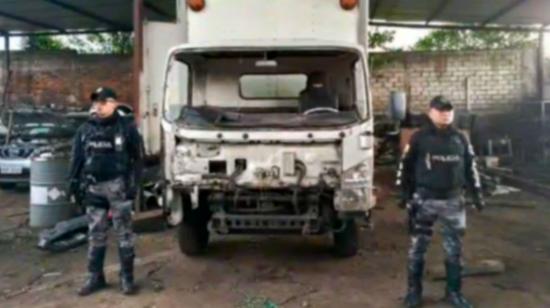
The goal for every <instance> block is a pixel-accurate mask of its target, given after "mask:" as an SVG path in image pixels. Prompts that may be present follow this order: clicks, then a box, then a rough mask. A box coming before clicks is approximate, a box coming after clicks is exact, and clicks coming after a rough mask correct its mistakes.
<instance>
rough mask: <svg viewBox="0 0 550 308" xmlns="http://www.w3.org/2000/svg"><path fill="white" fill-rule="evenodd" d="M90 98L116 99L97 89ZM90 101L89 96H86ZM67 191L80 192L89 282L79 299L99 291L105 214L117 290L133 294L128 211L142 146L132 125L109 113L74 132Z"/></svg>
mask: <svg viewBox="0 0 550 308" xmlns="http://www.w3.org/2000/svg"><path fill="white" fill-rule="evenodd" d="M94 93H95V94H96V96H95V99H100V100H101V99H102V98H107V97H112V98H116V94H115V93H114V91H112V90H111V89H108V88H100V89H98V90H97V91H96V92H94ZM92 98H94V95H93V94H92ZM72 158H73V160H72V166H71V186H72V189H71V190H72V191H73V192H74V193H75V194H76V193H77V192H76V191H77V190H78V187H82V188H83V189H82V190H83V192H82V193H81V195H82V203H83V205H84V206H85V207H86V214H87V216H88V220H89V225H88V238H89V250H88V271H89V273H90V276H89V279H88V281H87V283H86V285H85V287H84V288H83V289H82V290H81V291H80V295H88V294H90V293H92V292H94V291H95V290H97V289H100V288H102V287H104V286H105V277H104V274H103V263H104V259H105V253H106V245H107V230H108V227H109V220H108V214H109V212H110V213H111V214H112V225H113V228H114V230H115V232H116V236H117V242H118V251H119V259H120V267H121V268H120V279H121V288H122V290H123V292H124V293H132V292H133V291H134V279H133V264H134V256H135V253H134V242H135V235H134V233H133V232H132V207H133V203H134V199H135V195H136V191H137V186H138V183H139V180H140V172H141V167H142V166H141V161H142V142H141V137H140V135H139V133H138V131H137V128H136V127H135V125H134V124H133V121H132V120H131V119H128V118H123V117H122V116H120V115H119V113H118V112H117V111H115V112H114V113H113V114H112V115H111V116H109V117H108V118H99V117H93V116H92V117H90V119H89V120H88V121H87V122H86V123H84V124H83V125H82V126H81V127H80V128H79V130H78V131H77V133H76V135H75V139H74V144H73V156H72Z"/></svg>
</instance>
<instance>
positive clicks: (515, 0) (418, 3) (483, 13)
mask: <svg viewBox="0 0 550 308" xmlns="http://www.w3.org/2000/svg"><path fill="white" fill-rule="evenodd" d="M370 5H371V6H370V8H371V18H374V19H382V20H386V21H393V22H395V21H412V22H417V23H426V22H444V23H449V22H450V23H458V24H475V25H485V24H495V25H500V26H521V25H523V26H526V25H529V26H532V25H545V24H549V23H550V14H549V12H550V1H549V0H371V3H370Z"/></svg>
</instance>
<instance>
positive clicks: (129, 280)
mask: <svg viewBox="0 0 550 308" xmlns="http://www.w3.org/2000/svg"><path fill="white" fill-rule="evenodd" d="M118 255H119V258H120V290H121V291H122V293H123V294H125V295H132V294H135V293H136V286H135V285H134V256H135V254H134V248H133V247H119V248H118Z"/></svg>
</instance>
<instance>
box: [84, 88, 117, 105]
mask: <svg viewBox="0 0 550 308" xmlns="http://www.w3.org/2000/svg"><path fill="white" fill-rule="evenodd" d="M109 98H112V99H117V95H116V92H115V91H114V90H113V89H111V88H107V87H99V88H97V89H96V90H95V91H94V92H92V94H91V95H90V99H91V100H92V102H95V101H106V100H107V99H109Z"/></svg>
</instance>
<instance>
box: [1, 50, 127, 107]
mask: <svg viewBox="0 0 550 308" xmlns="http://www.w3.org/2000/svg"><path fill="white" fill-rule="evenodd" d="M0 59H2V60H3V59H4V54H3V53H0ZM1 67H2V71H1V77H2V78H1V80H2V83H1V85H0V92H1V93H3V92H4V84H5V79H6V78H5V77H6V71H5V66H4V63H2V65H1ZM11 69H12V71H13V74H12V79H11V86H10V87H9V97H10V102H11V103H29V104H35V105H47V104H56V105H65V106H86V105H88V103H89V95H90V93H91V92H92V91H93V90H94V89H96V88H97V87H99V86H109V87H112V88H114V89H115V90H116V91H117V93H118V94H119V96H120V100H121V101H124V102H131V101H132V59H131V57H128V56H115V55H79V54H76V53H74V52H36V53H29V52H13V53H12V63H11Z"/></svg>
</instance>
